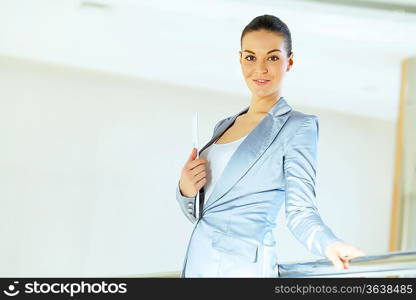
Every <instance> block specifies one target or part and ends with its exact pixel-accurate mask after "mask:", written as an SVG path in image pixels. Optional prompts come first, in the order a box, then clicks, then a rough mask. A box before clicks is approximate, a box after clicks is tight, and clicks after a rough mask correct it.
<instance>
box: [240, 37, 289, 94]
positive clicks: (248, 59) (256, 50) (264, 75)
mask: <svg viewBox="0 0 416 300" xmlns="http://www.w3.org/2000/svg"><path fill="white" fill-rule="evenodd" d="M239 55H240V64H241V70H242V72H243V76H244V79H245V81H246V84H247V86H248V88H249V89H250V90H251V92H252V93H253V94H254V95H256V96H257V97H259V98H261V97H265V96H268V95H271V94H273V93H276V92H277V91H278V90H280V89H281V85H282V82H283V77H284V75H285V73H286V72H288V71H289V70H290V68H291V67H292V64H293V53H292V54H291V55H290V57H287V52H286V50H285V48H284V38H283V36H281V35H278V34H276V33H274V32H270V31H266V30H258V31H252V32H249V33H247V34H245V35H244V37H243V41H242V49H241V51H239ZM258 79H265V80H266V82H265V83H261V82H258V81H257V80H258ZM267 80H268V81H267Z"/></svg>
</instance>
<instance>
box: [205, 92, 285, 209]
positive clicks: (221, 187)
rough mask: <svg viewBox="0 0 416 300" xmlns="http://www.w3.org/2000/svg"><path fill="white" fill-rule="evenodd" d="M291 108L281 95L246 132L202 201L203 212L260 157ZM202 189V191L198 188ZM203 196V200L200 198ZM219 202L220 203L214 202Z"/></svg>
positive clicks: (228, 122) (221, 129)
mask: <svg viewBox="0 0 416 300" xmlns="http://www.w3.org/2000/svg"><path fill="white" fill-rule="evenodd" d="M248 109H249V106H247V107H246V108H244V109H243V110H241V111H240V112H238V113H237V114H235V115H233V116H232V117H230V118H228V119H226V120H225V121H224V122H223V123H222V124H221V125H220V126H219V127H218V128H217V130H216V132H214V135H213V137H212V138H211V140H210V141H209V142H208V143H207V144H206V145H205V146H204V147H202V148H201V150H200V151H199V153H201V152H202V151H204V150H205V149H206V148H207V147H209V146H210V145H211V144H212V143H214V142H215V141H216V140H217V139H218V138H219V137H220V136H221V135H222V134H223V133H224V132H225V131H226V130H227V129H228V128H230V127H231V126H232V125H233V124H234V121H235V119H236V118H237V117H238V116H240V115H242V114H244V113H246V112H247V111H248ZM291 110H292V107H291V106H290V105H289V104H288V103H287V102H286V100H285V99H284V98H283V97H280V98H279V101H277V102H276V104H275V105H274V106H273V107H272V108H271V109H270V110H269V111H268V112H267V115H266V116H265V117H264V118H263V119H262V120H261V121H260V122H259V123H258V124H257V126H256V127H255V128H254V129H253V130H252V131H251V132H250V133H249V134H248V135H247V137H246V138H245V139H244V140H243V142H241V144H240V145H239V146H238V147H237V149H236V150H235V152H234V153H233V155H232V156H231V158H230V160H229V161H228V163H227V165H226V166H225V168H224V171H223V172H222V174H221V175H220V178H218V181H217V183H216V185H215V186H214V189H213V191H212V193H211V195H210V197H209V198H208V199H207V201H206V202H205V204H203V213H205V212H206V211H207V210H208V209H209V208H210V207H212V206H213V205H214V203H216V202H218V201H219V200H220V199H221V198H222V197H223V196H224V195H225V194H226V193H227V192H228V191H229V190H230V189H231V188H232V187H233V186H234V185H235V184H236V183H237V182H238V181H239V180H240V179H241V177H243V176H244V174H245V173H247V171H248V170H249V169H250V168H251V167H252V165H253V164H254V163H255V162H256V161H257V160H258V159H259V158H260V156H261V155H262V154H263V153H264V152H265V151H266V149H267V148H268V147H269V146H270V145H271V143H272V142H273V140H274V139H275V138H276V136H277V134H278V133H279V131H280V129H281V128H282V127H283V125H284V124H285V122H286V121H287V119H288V117H289V114H287V113H288V112H290V111H291ZM201 190H202V193H200V203H204V187H202V188H201ZM200 192H201V191H200ZM201 198H202V199H201ZM217 204H219V203H217Z"/></svg>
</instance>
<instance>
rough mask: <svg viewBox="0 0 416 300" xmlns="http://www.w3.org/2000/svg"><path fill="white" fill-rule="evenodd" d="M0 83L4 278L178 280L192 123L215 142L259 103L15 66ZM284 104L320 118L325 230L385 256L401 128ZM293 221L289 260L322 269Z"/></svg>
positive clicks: (3, 65)
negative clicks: (235, 117)
mask: <svg viewBox="0 0 416 300" xmlns="http://www.w3.org/2000/svg"><path fill="white" fill-rule="evenodd" d="M0 82H1V89H0V140H1V146H0V234H1V236H2V239H3V244H2V247H1V248H0V276H125V275H133V274H140V273H150V272H163V271H174V270H176V271H179V270H180V267H181V266H182V262H183V259H184V255H185V250H186V246H187V242H188V240H189V237H190V233H191V231H192V226H193V225H192V224H191V223H190V222H189V221H188V220H187V219H186V218H185V217H184V216H183V215H182V212H181V211H180V209H179V206H178V204H177V202H176V200H175V188H176V184H177V181H178V178H179V174H180V169H181V167H182V165H183V163H184V162H185V160H186V158H187V156H188V155H189V153H190V151H191V148H192V138H191V137H192V135H191V128H190V126H191V120H192V115H193V112H194V111H196V110H197V111H198V112H199V114H200V118H201V123H200V124H201V143H204V142H207V141H208V139H209V138H210V136H211V134H212V130H213V126H214V124H215V123H216V122H217V121H218V120H219V119H221V118H224V117H226V116H229V115H232V114H234V113H236V112H238V111H239V110H241V109H242V108H243V107H245V106H246V105H248V104H249V93H248V90H247V97H245V98H244V97H241V96H234V95H231V94H224V93H216V92H213V91H210V90H202V89H195V88H192V87H189V86H173V85H169V84H166V83H163V82H156V81H145V80H140V79H138V78H133V77H131V78H129V77H119V76H114V75H111V74H105V73H98V72H91V71H85V70H82V69H75V68H67V67H63V66H57V65H46V64H39V63H34V62H30V61H25V60H18V59H12V58H9V57H2V58H0ZM283 95H285V93H283ZM308 97H309V99H311V101H313V99H314V98H316V97H319V95H318V94H317V95H311V94H309V95H308ZM287 100H288V101H289V103H290V104H291V105H292V106H293V107H294V108H295V109H298V110H301V111H304V112H307V113H313V114H316V115H318V116H319V118H320V124H321V126H320V149H319V169H318V186H317V193H318V197H319V199H318V203H319V209H320V212H321V215H322V217H323V218H324V220H325V221H326V222H327V224H328V225H330V226H331V228H333V230H334V232H335V233H336V234H338V235H339V236H340V237H341V238H344V239H346V240H347V241H350V242H352V243H355V244H357V245H358V246H360V247H361V248H362V249H363V250H365V251H366V252H368V253H369V254H370V253H384V252H386V251H387V250H388V248H387V246H388V233H389V220H390V212H389V210H390V201H391V194H392V189H391V188H392V183H393V182H392V174H393V170H392V166H393V163H392V161H393V152H394V134H395V131H394V127H395V124H394V123H392V122H389V121H380V120H376V119H370V118H362V117H356V116H352V115H342V114H339V113H334V112H331V111H324V110H316V109H308V108H306V107H300V106H298V105H296V102H297V100H298V99H289V98H287ZM334 101H337V99H334ZM283 211H284V208H283V209H282V211H281V214H280V216H279V218H280V219H279V220H278V224H279V228H278V229H277V230H276V234H277V239H278V243H279V244H280V247H279V248H278V252H279V261H280V262H289V261H293V260H298V259H308V258H317V257H314V256H312V255H311V254H310V253H309V252H307V250H306V249H305V248H303V247H302V246H301V244H299V243H298V242H297V241H296V240H295V239H294V237H293V236H292V235H291V234H290V232H288V230H287V228H286V227H284V219H283V217H284V216H283Z"/></svg>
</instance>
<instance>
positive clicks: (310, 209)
mask: <svg viewBox="0 0 416 300" xmlns="http://www.w3.org/2000/svg"><path fill="white" fill-rule="evenodd" d="M318 137H319V121H318V117H317V116H314V115H309V116H308V117H307V118H306V120H305V121H304V122H303V124H302V125H301V126H300V127H299V128H298V129H297V132H296V133H295V135H294V136H293V137H292V138H291V140H290V141H289V142H288V145H287V146H286V150H285V156H284V174H285V181H286V188H285V214H286V225H287V227H288V228H289V229H290V231H291V232H292V234H293V235H294V236H295V238H296V239H297V240H298V241H299V242H300V243H301V244H303V245H304V246H305V247H306V248H307V249H308V250H309V251H310V252H312V253H313V254H315V255H318V256H324V257H325V256H326V255H325V251H326V248H327V247H328V246H329V245H330V244H332V243H334V242H336V241H343V240H341V239H339V238H338V237H337V236H335V234H334V233H333V232H332V231H331V229H330V228H329V227H328V226H327V225H326V224H325V223H324V222H323V221H322V219H321V217H320V215H319V212H318V209H317V206H316V194H315V178H316V168H317V146H318Z"/></svg>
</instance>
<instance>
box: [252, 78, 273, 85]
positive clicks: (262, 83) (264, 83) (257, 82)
mask: <svg viewBox="0 0 416 300" xmlns="http://www.w3.org/2000/svg"><path fill="white" fill-rule="evenodd" d="M253 81H254V83H255V84H257V85H266V84H267V83H269V81H270V80H265V81H264V82H260V81H258V80H256V79H253Z"/></svg>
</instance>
